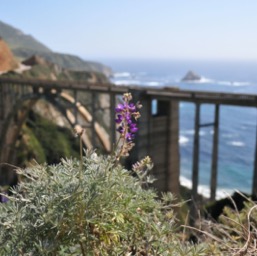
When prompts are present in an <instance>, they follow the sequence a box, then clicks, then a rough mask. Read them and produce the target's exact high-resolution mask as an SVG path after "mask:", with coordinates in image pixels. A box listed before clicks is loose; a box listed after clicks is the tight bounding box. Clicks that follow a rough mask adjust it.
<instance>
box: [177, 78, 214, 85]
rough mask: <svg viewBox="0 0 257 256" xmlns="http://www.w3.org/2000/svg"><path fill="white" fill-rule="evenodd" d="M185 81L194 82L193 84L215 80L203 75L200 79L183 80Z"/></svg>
mask: <svg viewBox="0 0 257 256" xmlns="http://www.w3.org/2000/svg"><path fill="white" fill-rule="evenodd" d="M182 82H183V83H193V84H207V83H213V82H214V80H212V79H210V78H207V77H204V76H202V77H201V78H200V79H198V80H188V81H182Z"/></svg>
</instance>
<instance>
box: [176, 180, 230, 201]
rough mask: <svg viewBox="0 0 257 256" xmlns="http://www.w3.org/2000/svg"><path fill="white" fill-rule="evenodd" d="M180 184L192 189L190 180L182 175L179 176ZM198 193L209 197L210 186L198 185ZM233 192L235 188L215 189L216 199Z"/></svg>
mask: <svg viewBox="0 0 257 256" xmlns="http://www.w3.org/2000/svg"><path fill="white" fill-rule="evenodd" d="M179 180H180V185H182V186H184V187H186V188H188V189H192V181H191V180H189V179H188V178H186V177H184V176H180V178H179ZM197 191H198V193H199V194H201V195H202V196H204V197H206V198H209V197H210V188H209V186H207V185H202V184H200V185H198V189H197ZM234 192H235V189H217V192H216V199H222V198H225V197H228V196H229V195H232V194H233V193H234Z"/></svg>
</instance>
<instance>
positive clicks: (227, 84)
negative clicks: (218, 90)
mask: <svg viewBox="0 0 257 256" xmlns="http://www.w3.org/2000/svg"><path fill="white" fill-rule="evenodd" d="M217 84H219V85H226V86H247V85H251V83H250V82H237V81H217Z"/></svg>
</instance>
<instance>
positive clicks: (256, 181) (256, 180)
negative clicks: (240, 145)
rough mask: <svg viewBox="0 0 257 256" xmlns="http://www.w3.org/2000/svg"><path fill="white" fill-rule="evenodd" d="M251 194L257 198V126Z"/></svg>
mask: <svg viewBox="0 0 257 256" xmlns="http://www.w3.org/2000/svg"><path fill="white" fill-rule="evenodd" d="M252 195H253V196H254V197H256V198H257V128H256V144H255V158H254V170H253V183H252Z"/></svg>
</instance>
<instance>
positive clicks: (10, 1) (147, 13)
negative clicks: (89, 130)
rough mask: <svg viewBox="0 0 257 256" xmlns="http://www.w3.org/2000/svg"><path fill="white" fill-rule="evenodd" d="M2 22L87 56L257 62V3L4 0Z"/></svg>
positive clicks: (235, 0)
mask: <svg viewBox="0 0 257 256" xmlns="http://www.w3.org/2000/svg"><path fill="white" fill-rule="evenodd" d="M0 20H1V21H3V22H6V23H9V24H10V25H12V26H14V27H16V28H19V29H21V30H22V31H23V32H25V33H26V34H31V35H33V36H34V37H35V38H37V39H38V40H39V41H41V42H43V43H44V44H45V45H47V46H48V47H50V48H51V49H52V50H54V51H58V52H64V53H72V54H77V55H80V56H82V57H84V58H91V59H98V58H100V59H103V58H166V59H247V60H249V59H250V60H257V0H240V1H239V0H101V1H100V0H73V1H72V0H41V1H40V0H1V5H0ZM0 33H1V31H0Z"/></svg>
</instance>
